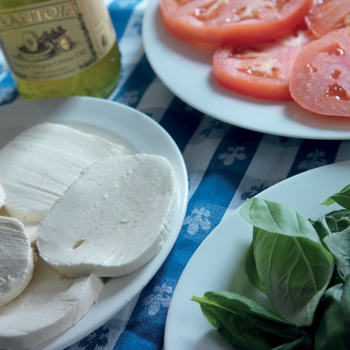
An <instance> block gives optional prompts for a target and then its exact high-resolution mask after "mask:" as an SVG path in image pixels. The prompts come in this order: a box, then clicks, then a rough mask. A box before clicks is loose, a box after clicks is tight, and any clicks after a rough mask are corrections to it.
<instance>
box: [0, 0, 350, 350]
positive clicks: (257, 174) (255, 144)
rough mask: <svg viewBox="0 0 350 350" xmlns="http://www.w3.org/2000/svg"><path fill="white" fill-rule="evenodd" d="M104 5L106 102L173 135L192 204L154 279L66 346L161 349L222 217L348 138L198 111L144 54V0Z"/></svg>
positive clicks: (349, 152)
mask: <svg viewBox="0 0 350 350" xmlns="http://www.w3.org/2000/svg"><path fill="white" fill-rule="evenodd" d="M106 3H107V5H108V7H109V10H110V13H111V17H112V21H113V23H114V25H115V29H116V31H117V36H118V41H119V46H120V50H121V52H122V57H123V60H122V66H123V70H122V74H121V78H120V81H119V84H118V86H117V87H116V89H115V90H114V92H113V93H112V95H111V96H110V97H109V99H110V100H113V101H117V102H120V103H123V104H126V105H128V106H131V107H134V108H136V109H138V110H140V111H142V112H144V113H146V114H147V115H149V117H150V118H153V119H155V120H156V121H157V122H158V123H159V124H160V125H161V126H162V127H163V128H164V129H165V130H167V132H168V133H169V134H170V135H171V136H172V137H173V139H174V140H175V142H176V143H177V145H178V147H179V149H180V150H181V152H182V154H183V157H184V159H185V162H186V166H187V170H188V175H189V184H190V185H189V202H188V208H187V213H186V216H185V219H184V222H183V226H182V229H181V231H180V234H179V237H178V240H177V241H176V243H175V246H174V248H173V250H172V251H171V253H170V255H169V257H168V258H167V260H166V261H165V263H164V264H163V266H162V267H161V268H160V270H159V271H158V273H157V274H156V275H155V276H154V278H153V279H152V280H151V281H150V282H149V283H148V285H147V286H146V287H145V288H144V289H143V290H142V292H141V293H140V294H139V295H137V296H136V297H135V298H134V299H133V300H132V301H131V302H130V303H129V304H128V305H126V306H125V307H124V309H123V310H122V311H121V312H119V313H118V314H116V315H115V316H114V317H113V318H112V319H111V320H109V321H108V322H106V323H105V324H104V325H102V326H101V327H100V328H99V329H97V330H95V331H94V332H93V333H91V334H90V335H88V336H87V337H85V338H84V339H81V340H79V341H77V342H76V343H75V344H73V345H72V346H70V347H69V348H68V349H69V350H73V349H74V350H78V349H79V350H100V349H103V350H109V349H118V350H122V349H130V350H135V349H142V350H148V349H149V350H160V349H162V348H163V338H164V329H165V321H166V316H167V311H168V307H169V304H170V301H171V297H172V295H173V292H174V290H175V287H176V284H177V281H178V280H179V278H180V275H181V273H182V271H183V269H184V268H185V266H186V264H187V262H188V261H189V259H190V258H191V256H192V255H193V253H194V252H195V250H196V249H197V248H198V246H199V245H200V244H201V243H202V241H203V240H204V239H205V238H206V237H207V236H208V235H209V234H210V233H211V232H212V230H213V229H214V228H215V227H216V226H217V225H218V224H219V223H220V222H221V221H222V220H223V218H225V217H227V216H228V215H230V213H232V211H233V210H235V209H236V208H237V207H238V206H240V205H241V204H242V203H243V202H244V201H245V199H246V198H248V197H252V196H254V195H255V194H257V193H259V192H261V191H262V190H264V189H266V188H268V187H270V186H272V185H274V184H276V183H278V182H280V181H282V180H284V179H286V178H288V177H291V176H293V175H296V174H298V173H302V172H305V171H307V170H309V169H313V168H316V167H320V166H324V165H326V164H331V163H334V162H340V161H343V160H348V159H350V143H349V141H346V140H344V141H342V140H340V141H339V140H336V141H334V140H331V141H328V140H308V139H300V138H287V137H280V136H274V135H269V134H263V133H259V132H255V131H250V130H246V129H242V128H239V127H236V126H233V125H230V124H226V123H223V122H221V121H219V120H216V119H214V118H212V117H211V116H208V115H205V114H203V113H201V112H199V111H197V110H195V109H194V108H192V107H191V106H189V105H188V104H186V103H185V102H183V101H182V100H180V99H179V98H177V97H176V96H175V95H173V93H172V92H171V91H169V90H168V89H167V88H166V87H165V86H164V85H163V84H162V82H161V81H160V79H159V78H158V77H157V76H156V74H155V72H154V71H153V70H152V68H151V66H150V64H149V62H148V60H147V57H146V56H145V53H144V49H143V45H142V37H141V34H142V33H141V32H142V19H143V15H144V12H145V10H146V7H147V1H145V0H143V1H138V0H114V1H113V0H109V1H107V0H106ZM146 98H147V103H145V99H146ZM160 98H161V99H162V103H159V99H160ZM18 101H21V97H20V96H19V95H18V93H17V91H16V88H15V85H14V83H13V80H12V78H11V76H10V74H9V72H8V69H7V66H6V63H5V60H4V58H3V56H2V55H1V52H0V105H6V104H9V103H17V102H18ZM164 101H166V105H165V102H164ZM152 106H153V108H152ZM159 106H162V107H161V108H160V107H159ZM0 116H1V108H0ZM0 127H1V126H0ZM179 350H180V349H179ZM181 350H182V349H181Z"/></svg>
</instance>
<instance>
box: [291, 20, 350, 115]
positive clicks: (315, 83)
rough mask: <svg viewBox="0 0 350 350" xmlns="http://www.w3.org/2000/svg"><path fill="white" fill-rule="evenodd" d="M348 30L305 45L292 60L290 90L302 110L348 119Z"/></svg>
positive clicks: (349, 84)
mask: <svg viewBox="0 0 350 350" xmlns="http://www.w3.org/2000/svg"><path fill="white" fill-rule="evenodd" d="M349 77H350V27H346V28H342V29H338V30H335V31H333V32H330V33H328V34H327V35H325V36H323V37H321V38H320V39H317V40H314V41H312V42H310V43H308V44H307V45H305V46H304V47H303V48H302V49H301V51H300V52H299V54H298V55H297V57H296V58H295V61H294V65H293V69H292V73H291V79H290V91H291V95H292V97H293V99H294V100H295V101H296V102H297V103H299V104H300V105H301V106H302V107H304V108H306V109H308V110H310V111H313V112H316V113H319V114H324V115H336V116H346V117H349V116H350V79H349Z"/></svg>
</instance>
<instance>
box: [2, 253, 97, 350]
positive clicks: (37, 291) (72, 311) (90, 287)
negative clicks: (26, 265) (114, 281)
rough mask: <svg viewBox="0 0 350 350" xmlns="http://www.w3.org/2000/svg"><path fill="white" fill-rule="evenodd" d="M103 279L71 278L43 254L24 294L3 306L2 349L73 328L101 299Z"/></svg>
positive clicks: (23, 345) (26, 345)
mask: <svg viewBox="0 0 350 350" xmlns="http://www.w3.org/2000/svg"><path fill="white" fill-rule="evenodd" d="M102 287H103V282H102V279H100V278H99V277H97V276H95V275H89V276H85V277H80V278H67V277H64V276H62V275H61V274H59V273H58V272H57V271H56V270H54V269H53V268H52V267H51V266H50V265H48V264H47V263H45V262H44V261H43V260H42V259H41V258H40V257H39V258H38V261H37V262H36V265H35V269H34V274H33V278H32V280H31V282H30V283H29V285H28V286H27V288H26V289H25V290H24V291H23V292H22V294H21V295H20V296H19V297H17V298H16V299H14V300H12V301H11V302H10V303H8V304H7V305H5V306H3V307H2V308H0V348H1V349H23V348H30V347H34V346H37V345H38V344H41V343H43V342H45V341H47V340H49V339H51V338H53V337H55V336H57V335H59V334H61V333H63V332H64V331H66V330H67V329H69V328H70V327H72V326H73V325H74V324H75V323H76V322H78V321H79V320H80V319H81V318H82V317H83V316H84V315H85V314H86V313H87V312H88V310H89V309H90V308H91V306H92V304H93V303H94V302H95V301H96V300H97V299H98V296H99V294H100V291H101V289H102Z"/></svg>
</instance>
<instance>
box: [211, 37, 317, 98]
mask: <svg viewBox="0 0 350 350" xmlns="http://www.w3.org/2000/svg"><path fill="white" fill-rule="evenodd" d="M309 33H310V32H309V31H296V32H295V33H293V34H289V35H288V36H285V37H283V39H280V40H273V41H267V42H261V43H254V44H245V45H225V46H223V47H221V48H219V49H218V50H217V51H216V52H215V53H214V57H213V68H212V76H213V77H214V79H215V80H216V81H217V82H218V83H219V84H220V85H222V86H224V87H226V88H227V89H230V90H232V91H235V92H238V93H241V94H244V95H247V96H251V97H256V98H261V99H267V100H291V95H290V92H289V78H290V73H291V70H292V65H293V62H294V59H295V57H296V55H297V54H298V53H299V51H300V50H301V48H302V46H304V45H305V44H306V43H308V42H309V41H310V40H311V37H310V35H309Z"/></svg>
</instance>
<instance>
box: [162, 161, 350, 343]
mask: <svg viewBox="0 0 350 350" xmlns="http://www.w3.org/2000/svg"><path fill="white" fill-rule="evenodd" d="M349 172H350V161H346V162H342V163H336V164H332V165H326V166H324V167H320V168H317V169H314V170H310V171H307V172H305V173H302V174H300V175H296V176H294V177H292V178H289V179H287V180H285V181H282V182H281V183H279V184H277V185H274V186H272V187H271V188H269V189H267V190H265V191H263V192H261V193H260V194H259V195H258V196H257V197H260V198H263V199H268V200H273V201H277V202H280V203H284V204H286V205H289V206H291V207H292V208H294V209H295V210H297V211H299V213H301V214H302V215H304V216H305V217H306V218H311V219H318V218H319V217H321V216H322V215H324V214H326V213H327V212H330V211H332V210H334V209H338V208H340V207H339V206H338V205H332V206H330V207H327V206H321V205H320V203H322V202H323V201H324V200H325V199H327V198H328V197H329V196H330V195H332V194H334V193H336V192H338V191H339V190H341V189H342V188H343V187H345V186H346V185H348V184H349V183H350V180H349ZM251 238H252V226H251V225H250V224H248V223H247V222H246V221H245V220H244V219H242V218H241V216H240V214H239V209H237V210H236V211H235V212H233V214H232V215H231V216H229V217H228V218H227V219H226V220H225V221H223V222H222V223H221V224H219V225H218V226H217V227H216V229H214V230H213V232H212V233H211V234H210V235H209V236H208V237H207V238H206V239H205V241H204V242H203V243H202V244H201V246H200V247H199V248H198V249H197V251H196V252H195V253H194V255H193V256H192V258H191V260H190V261H189V263H188V264H187V266H186V268H185V270H184V272H183V273H182V275H181V277H180V279H179V282H178V284H177V287H176V289H175V292H174V295H173V298H172V301H171V304H170V308H169V312H168V317H167V321H166V328H165V343H164V349H165V350H178V349H186V350H232V346H231V345H230V344H229V343H228V342H227V341H226V340H224V339H223V338H222V337H221V336H220V335H219V334H218V333H217V332H216V330H215V329H214V328H213V327H212V326H211V325H210V324H209V323H208V322H207V321H206V320H205V318H204V316H203V314H202V312H201V310H200V306H199V304H197V303H195V302H193V301H191V300H190V299H191V298H192V296H193V295H196V296H200V297H202V296H203V295H204V293H205V292H207V291H215V290H227V291H232V292H236V293H239V294H243V295H246V296H248V297H251V298H253V299H255V300H258V301H262V302H263V303H265V305H268V304H267V303H266V299H265V298H264V297H263V296H262V294H260V293H259V292H258V291H257V290H256V289H255V288H254V287H253V286H252V284H251V283H250V281H249V279H248V276H247V274H246V272H245V269H244V261H245V256H246V253H247V250H248V247H249V245H250V242H251Z"/></svg>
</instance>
